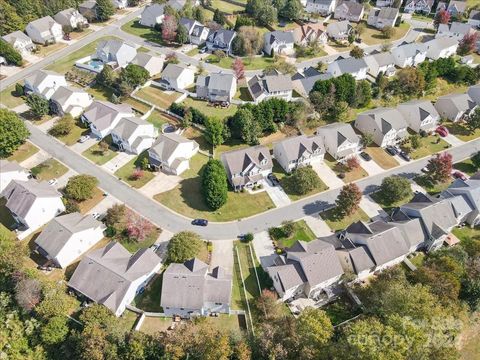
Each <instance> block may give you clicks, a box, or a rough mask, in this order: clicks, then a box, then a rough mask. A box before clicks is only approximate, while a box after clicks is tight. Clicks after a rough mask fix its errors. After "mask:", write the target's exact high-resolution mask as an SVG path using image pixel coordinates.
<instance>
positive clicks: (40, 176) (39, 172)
mask: <svg viewBox="0 0 480 360" xmlns="http://www.w3.org/2000/svg"><path fill="white" fill-rule="evenodd" d="M67 171H68V169H67V167H66V166H64V165H63V164H61V163H60V162H58V161H57V160H55V159H53V158H51V159H48V160H45V161H44V162H42V163H41V164H38V165H37V166H35V167H33V168H32V169H31V172H32V175H33V176H34V177H35V179H37V180H40V181H48V180H51V179H53V178H57V179H58V178H59V177H61V176H62V175H65V174H66V173H67Z"/></svg>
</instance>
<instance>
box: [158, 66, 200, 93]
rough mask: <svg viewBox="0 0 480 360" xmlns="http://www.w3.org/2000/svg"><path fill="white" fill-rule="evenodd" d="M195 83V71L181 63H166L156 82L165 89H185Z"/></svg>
mask: <svg viewBox="0 0 480 360" xmlns="http://www.w3.org/2000/svg"><path fill="white" fill-rule="evenodd" d="M194 83H195V72H194V71H193V70H192V69H191V68H189V67H186V66H185V65H182V64H172V63H170V64H168V65H167V66H166V67H165V69H163V72H162V74H161V75H160V81H159V82H158V84H159V85H160V86H161V87H162V88H164V89H166V90H177V91H179V90H185V89H186V88H188V87H189V86H191V85H193V84H194Z"/></svg>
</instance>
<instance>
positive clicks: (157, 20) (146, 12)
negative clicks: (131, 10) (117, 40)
mask: <svg viewBox="0 0 480 360" xmlns="http://www.w3.org/2000/svg"><path fill="white" fill-rule="evenodd" d="M164 9H165V4H157V3H154V4H150V5H148V6H145V8H144V9H143V11H142V15H141V16H140V21H139V23H140V24H141V25H143V26H149V27H154V26H155V25H158V24H161V23H162V22H163V18H164V17H165V14H164Z"/></svg>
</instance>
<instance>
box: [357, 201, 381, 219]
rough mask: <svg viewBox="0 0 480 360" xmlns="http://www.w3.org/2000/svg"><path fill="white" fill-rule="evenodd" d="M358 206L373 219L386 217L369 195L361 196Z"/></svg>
mask: <svg viewBox="0 0 480 360" xmlns="http://www.w3.org/2000/svg"><path fill="white" fill-rule="evenodd" d="M360 208H361V209H362V210H363V211H365V214H367V215H368V217H369V218H371V219H374V220H378V219H380V218H386V217H388V214H387V213H386V212H385V211H384V210H383V209H382V208H381V207H380V205H378V204H377V203H376V202H375V201H373V199H372V198H371V197H370V195H364V196H362V200H360Z"/></svg>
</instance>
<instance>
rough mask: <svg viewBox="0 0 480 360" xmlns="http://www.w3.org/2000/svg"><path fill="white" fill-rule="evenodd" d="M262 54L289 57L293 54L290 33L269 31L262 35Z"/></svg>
mask: <svg viewBox="0 0 480 360" xmlns="http://www.w3.org/2000/svg"><path fill="white" fill-rule="evenodd" d="M263 39H264V42H263V52H264V53H265V54H267V55H272V54H281V55H290V54H292V53H293V52H294V49H293V45H294V44H295V40H294V38H293V32H291V31H278V30H277V31H271V32H267V33H265V34H264V35H263Z"/></svg>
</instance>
